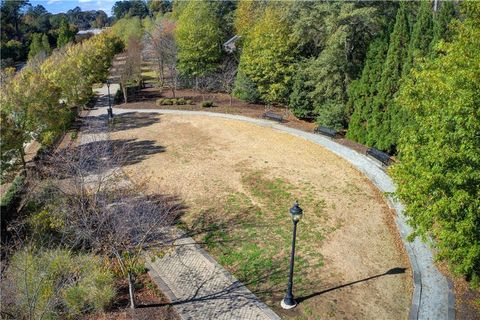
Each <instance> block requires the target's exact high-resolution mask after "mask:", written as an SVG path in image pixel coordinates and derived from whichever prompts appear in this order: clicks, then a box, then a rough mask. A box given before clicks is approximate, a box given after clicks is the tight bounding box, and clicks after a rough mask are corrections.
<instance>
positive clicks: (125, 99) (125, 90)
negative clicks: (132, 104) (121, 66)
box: [121, 83, 127, 103]
mask: <svg viewBox="0 0 480 320" xmlns="http://www.w3.org/2000/svg"><path fill="white" fill-rule="evenodd" d="M121 86H122V92H123V102H124V103H127V87H126V86H125V85H124V84H123V83H122V84H121Z"/></svg>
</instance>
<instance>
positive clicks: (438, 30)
mask: <svg viewBox="0 0 480 320" xmlns="http://www.w3.org/2000/svg"><path fill="white" fill-rule="evenodd" d="M455 16H456V11H455V5H454V3H453V1H442V2H441V3H440V10H438V12H437V13H436V14H435V18H434V20H433V40H432V44H433V45H435V44H436V43H438V42H439V41H440V40H442V39H445V40H447V41H449V40H450V38H451V37H452V32H451V31H450V30H449V28H448V25H449V23H450V22H451V21H452V19H453V18H454V17H455Z"/></svg>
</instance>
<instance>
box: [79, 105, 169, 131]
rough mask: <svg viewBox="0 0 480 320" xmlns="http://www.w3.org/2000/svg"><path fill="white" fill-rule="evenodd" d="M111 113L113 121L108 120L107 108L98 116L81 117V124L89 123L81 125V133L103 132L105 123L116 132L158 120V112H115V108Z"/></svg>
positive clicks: (149, 124)
mask: <svg viewBox="0 0 480 320" xmlns="http://www.w3.org/2000/svg"><path fill="white" fill-rule="evenodd" d="M113 113H114V116H113V121H109V119H108V115H107V109H105V114H102V115H100V116H86V117H82V118H81V122H82V123H83V124H89V125H88V126H87V125H83V128H84V129H83V130H82V133H84V134H95V133H104V132H105V131H106V130H105V124H107V125H108V131H109V132H118V131H125V130H130V129H138V128H144V127H148V126H151V125H153V124H155V123H159V122H160V119H159V114H158V113H151V112H150V113H143V112H127V113H121V114H115V109H114V110H113Z"/></svg>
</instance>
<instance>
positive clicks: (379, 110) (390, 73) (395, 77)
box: [369, 2, 409, 153]
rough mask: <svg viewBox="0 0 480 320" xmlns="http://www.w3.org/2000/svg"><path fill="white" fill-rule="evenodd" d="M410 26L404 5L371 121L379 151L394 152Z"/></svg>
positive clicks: (390, 45) (372, 138)
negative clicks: (397, 100) (397, 102)
mask: <svg viewBox="0 0 480 320" xmlns="http://www.w3.org/2000/svg"><path fill="white" fill-rule="evenodd" d="M408 45H409V26H408V17H407V8H406V4H405V3H404V2H401V3H400V8H399V9H398V12H397V17H396V19H395V26H394V27H393V32H392V34H391V35H390V43H389V46H388V52H387V56H386V59H385V64H384V67H383V70H382V80H381V81H380V83H379V85H378V96H377V101H375V102H374V104H375V105H374V108H375V110H374V111H373V112H374V113H375V114H376V116H375V117H374V120H373V121H372V125H373V128H369V131H370V132H369V136H370V137H369V140H370V141H371V142H372V143H373V144H374V145H375V146H376V147H377V148H379V149H381V150H385V151H389V152H392V153H393V152H395V144H396V141H397V138H398V134H399V131H400V130H401V128H400V127H398V126H396V124H395V120H397V117H398V113H399V110H398V108H397V106H396V105H395V104H394V103H393V99H394V97H395V94H396V93H397V91H398V89H399V86H400V79H401V76H402V70H403V67H404V64H405V61H406V60H407V56H408Z"/></svg>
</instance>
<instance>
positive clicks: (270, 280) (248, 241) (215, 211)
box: [189, 171, 328, 302]
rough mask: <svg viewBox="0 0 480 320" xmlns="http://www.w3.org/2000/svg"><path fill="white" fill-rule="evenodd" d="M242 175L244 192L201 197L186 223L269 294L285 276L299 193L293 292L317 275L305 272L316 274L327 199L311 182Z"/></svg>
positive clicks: (217, 255)
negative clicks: (199, 205) (292, 214)
mask: <svg viewBox="0 0 480 320" xmlns="http://www.w3.org/2000/svg"><path fill="white" fill-rule="evenodd" d="M241 181H242V183H243V188H242V189H243V190H245V191H244V192H231V193H229V194H228V195H226V196H222V197H219V198H218V199H209V200H208V201H207V202H206V203H207V204H206V205H205V203H202V209H201V210H199V211H198V212H196V213H192V217H194V219H193V221H191V222H190V223H189V229H190V230H191V231H193V233H197V236H196V237H195V238H196V239H197V241H199V242H202V243H203V245H204V246H205V248H206V249H207V250H208V251H209V252H210V253H211V254H212V255H213V256H214V257H215V258H216V259H217V261H219V263H220V264H222V265H223V266H224V267H226V268H227V269H228V270H229V271H230V272H232V273H233V274H234V275H235V276H236V277H237V278H238V279H239V280H240V281H242V282H244V283H245V284H246V285H247V286H248V287H249V288H250V289H251V290H252V291H254V292H255V293H257V294H259V295H260V296H264V297H265V299H267V300H268V299H270V298H271V297H272V292H273V291H275V292H278V291H282V290H283V289H284V287H285V285H286V283H287V281H288V267H289V260H290V250H291V242H292V221H291V217H290V214H289V209H290V207H291V206H292V204H293V202H294V201H295V200H296V199H298V200H299V202H300V205H301V206H302V208H303V209H304V219H303V220H302V221H301V222H300V223H299V224H298V232H297V245H296V255H295V270H297V272H296V273H295V274H294V282H295V284H296V290H297V292H299V293H300V292H302V286H308V285H309V284H311V281H315V279H314V278H313V279H310V278H309V277H308V276H305V275H309V274H312V275H315V274H318V273H317V272H316V271H317V270H318V269H320V268H322V267H323V265H324V259H323V256H322V255H321V245H322V242H323V240H324V239H325V235H326V233H327V231H328V229H327V228H326V226H324V225H323V223H322V222H324V221H327V220H328V217H327V216H326V213H325V207H326V205H325V201H324V200H323V199H321V198H319V197H318V195H317V194H316V192H315V190H314V187H313V186H312V185H308V184H302V185H300V186H297V185H294V184H293V183H291V182H289V181H287V180H285V179H283V178H281V177H273V178H270V177H267V176H266V174H264V173H263V172H260V171H254V172H247V173H245V174H244V175H243V177H242V180H241ZM305 288H306V287H305ZM267 302H268V301H267Z"/></svg>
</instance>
